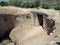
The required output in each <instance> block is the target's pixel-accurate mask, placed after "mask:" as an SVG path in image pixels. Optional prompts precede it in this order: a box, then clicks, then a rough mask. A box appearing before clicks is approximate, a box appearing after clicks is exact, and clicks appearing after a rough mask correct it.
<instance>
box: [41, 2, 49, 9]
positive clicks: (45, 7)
mask: <svg viewBox="0 0 60 45" xmlns="http://www.w3.org/2000/svg"><path fill="white" fill-rule="evenodd" d="M40 6H41V7H42V8H44V9H49V8H50V5H49V4H47V3H42V4H41V5H40Z"/></svg>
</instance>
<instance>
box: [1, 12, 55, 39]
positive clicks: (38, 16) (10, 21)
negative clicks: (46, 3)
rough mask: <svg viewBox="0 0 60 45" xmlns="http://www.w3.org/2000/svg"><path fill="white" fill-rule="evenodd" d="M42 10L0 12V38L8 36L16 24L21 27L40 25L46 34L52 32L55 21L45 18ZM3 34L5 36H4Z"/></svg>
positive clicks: (45, 15)
mask: <svg viewBox="0 0 60 45" xmlns="http://www.w3.org/2000/svg"><path fill="white" fill-rule="evenodd" d="M47 17H48V15H47V14H45V13H42V12H36V11H32V12H31V14H24V15H23V14H17V15H14V14H0V39H2V37H4V38H5V37H7V36H9V34H10V32H11V30H12V29H14V28H15V27H16V26H17V25H19V26H20V27H23V28H27V27H32V26H42V27H43V29H44V30H45V31H46V32H47V34H48V35H50V33H53V30H54V28H53V27H54V25H55V21H54V20H52V19H48V18H47ZM4 35H5V36H4Z"/></svg>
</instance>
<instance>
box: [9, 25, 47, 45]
mask: <svg viewBox="0 0 60 45" xmlns="http://www.w3.org/2000/svg"><path fill="white" fill-rule="evenodd" d="M9 36H10V38H11V40H12V41H13V42H15V43H16V44H17V45H40V44H41V45H45V44H46V42H45V41H46V40H45V38H46V37H47V34H46V32H45V31H44V30H43V28H42V27H41V26H33V27H29V26H28V27H23V28H22V27H20V26H17V27H16V28H14V29H13V30H12V31H11V33H10V35H9ZM41 41H43V43H42V42H41Z"/></svg>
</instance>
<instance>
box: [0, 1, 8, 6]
mask: <svg viewBox="0 0 60 45" xmlns="http://www.w3.org/2000/svg"><path fill="white" fill-rule="evenodd" d="M0 6H8V2H4V1H1V2H0Z"/></svg>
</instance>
